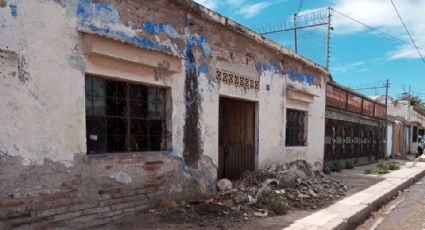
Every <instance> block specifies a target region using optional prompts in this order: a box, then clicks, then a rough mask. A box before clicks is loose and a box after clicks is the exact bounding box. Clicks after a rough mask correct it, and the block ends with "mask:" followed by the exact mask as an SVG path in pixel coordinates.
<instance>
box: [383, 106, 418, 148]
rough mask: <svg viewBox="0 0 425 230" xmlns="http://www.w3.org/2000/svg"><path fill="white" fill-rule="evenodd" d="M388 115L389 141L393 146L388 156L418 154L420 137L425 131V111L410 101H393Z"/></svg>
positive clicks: (390, 146)
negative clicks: (410, 103)
mask: <svg viewBox="0 0 425 230" xmlns="http://www.w3.org/2000/svg"><path fill="white" fill-rule="evenodd" d="M388 115H389V116H388V122H389V123H388V140H389V141H391V142H392V144H391V145H389V149H388V150H387V155H400V154H406V153H417V148H418V136H423V135H424V130H425V111H424V110H423V109H422V108H420V107H419V106H411V105H409V103H408V101H398V100H391V101H390V102H389V103H388Z"/></svg>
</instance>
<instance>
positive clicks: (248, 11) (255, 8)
mask: <svg viewBox="0 0 425 230" xmlns="http://www.w3.org/2000/svg"><path fill="white" fill-rule="evenodd" d="M279 2H281V0H278V1H263V2H259V3H254V4H249V5H244V6H243V7H242V8H240V9H239V11H238V14H240V15H242V16H243V17H244V18H251V17H254V16H256V15H258V14H260V13H261V11H263V10H264V9H266V8H268V7H270V6H272V5H275V4H277V3H279Z"/></svg>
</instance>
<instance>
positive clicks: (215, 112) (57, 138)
mask: <svg viewBox="0 0 425 230" xmlns="http://www.w3.org/2000/svg"><path fill="white" fill-rule="evenodd" d="M188 2H189V1H167V0H159V1H115V0H105V1H91V0H75V1H43V0H34V1H24V0H8V1H4V0H0V34H1V36H0V51H1V53H0V54H1V57H2V58H3V59H2V61H3V62H4V63H5V64H1V63H0V71H1V73H0V74H1V76H0V106H1V107H2V110H1V111H0V120H2V132H0V161H2V163H4V164H6V165H10V164H13V165H15V166H14V167H13V170H14V172H13V174H6V173H5V171H2V174H1V176H0V180H4V181H7V183H2V186H1V187H0V188H1V190H2V192H4V194H13V193H19V196H18V197H25V196H26V195H28V194H30V192H31V188H32V187H34V186H35V185H33V184H28V183H27V182H25V181H28V180H32V179H34V178H32V175H34V176H36V175H39V177H40V175H42V176H41V177H42V178H43V181H44V182H43V183H41V184H40V185H39V186H40V187H41V188H40V191H44V192H46V191H47V193H48V194H55V192H57V191H62V190H61V189H62V188H60V189H59V187H60V186H61V182H64V181H68V180H72V178H71V177H74V176H75V177H79V178H80V177H81V178H83V179H82V180H83V182H81V183H77V185H75V186H77V187H78V189H77V193H89V192H90V191H98V189H100V188H94V190H87V189H86V188H85V187H84V186H86V185H87V183H88V181H87V180H88V179H87V180H86V179H84V178H85V177H84V175H88V172H87V171H86V170H89V169H90V168H92V171H91V172H94V173H95V174H96V175H99V176H94V177H90V180H95V181H96V180H99V181H100V182H99V186H102V183H109V184H111V183H112V184H113V185H112V186H111V188H110V189H117V188H119V189H123V188H124V189H129V188H131V189H137V188H139V187H140V186H142V187H143V186H144V185H146V184H149V183H152V180H151V178H152V176H153V175H157V176H160V177H169V178H168V179H171V181H172V179H173V177H176V178H179V179H178V180H175V181H173V186H171V188H173V191H182V190H184V188H183V186H182V184H191V181H192V180H195V181H196V182H195V184H198V185H199V184H203V186H201V187H202V188H203V190H204V191H205V190H206V189H210V188H211V186H210V185H211V182H212V181H213V180H214V179H215V174H216V167H217V165H218V136H219V133H218V131H219V130H218V122H219V120H218V118H219V109H218V107H219V98H220V96H223V97H233V98H238V99H242V100H249V101H253V102H255V103H256V107H257V112H256V115H257V127H256V132H257V133H256V136H257V162H256V164H257V166H258V167H259V168H262V167H265V166H267V165H270V164H272V163H283V162H289V161H293V160H296V159H306V160H308V161H309V162H310V163H314V162H322V161H323V146H324V109H325V76H326V72H325V71H323V69H321V68H317V67H314V66H312V65H311V62H310V61H308V60H305V59H304V58H302V57H300V56H297V55H294V54H292V53H291V52H290V51H288V50H286V49H284V48H282V47H280V48H276V47H272V46H271V45H270V44H271V43H268V42H266V41H263V43H264V44H265V43H267V44H269V45H264V44H260V43H259V41H258V35H255V36H253V35H252V34H249V33H248V34H247V33H244V32H243V31H242V32H241V30H238V29H237V28H238V27H236V26H235V25H233V27H232V28H229V27H225V26H224V23H222V24H218V23H217V21H225V19H224V18H222V17H221V18H220V17H219V16H217V15H216V14H213V13H212V12H210V11H208V10H206V9H204V8H197V9H202V12H201V13H199V14H198V13H196V12H198V11H197V10H194V9H189V8H187V7H188V6H190V5H191V4H193V3H190V4H188ZM213 19H214V20H215V21H216V22H213V21H212V20H213ZM90 36H92V37H94V39H95V41H97V43H96V44H100V41H106V43H108V44H109V43H110V44H109V45H108V44H106V43H105V44H106V45H104V46H100V45H99V46H98V47H96V49H93V50H90V49H89V48H88V47H87V37H90ZM253 37H255V39H254V38H253ZM96 39H98V40H96ZM102 44H103V43H102ZM120 45H121V46H125V47H127V48H128V47H129V48H128V49H130V50H131V49H133V50H137V53H140V56H138V54H136V55H133V54H132V53H131V52H130V51H129V52H127V53H126V52H123V53H120V55H121V56H120V55H118V54H117V52H115V51H114V48H116V47H118V46H120ZM108 47H109V48H108ZM127 48H125V49H127ZM192 54H193V57H192ZM122 55H124V56H126V55H127V56H126V57H124V58H123V56H122ZM132 55H133V56H132ZM152 59H154V60H157V59H158V60H161V61H159V62H158V63H156V64H155V63H153V64H152V62H151V61H150V60H152ZM170 63H171V64H173V63H174V64H175V66H173V67H175V68H171V67H170V65H169V64H170ZM174 64H173V65H174ZM217 70H223V71H227V72H230V73H234V74H238V75H240V76H244V77H246V78H249V79H251V80H256V81H259V88H258V89H255V88H249V87H248V88H247V87H241V86H236V85H234V84H228V83H225V82H220V81H218V80H217V79H216V72H217ZM88 73H90V74H96V75H99V76H104V77H108V78H115V79H123V80H130V81H135V82H141V83H146V84H151V85H156V86H161V87H166V88H167V89H168V90H169V91H170V92H171V97H170V98H171V101H169V103H170V106H171V108H172V110H171V111H169V112H171V127H170V129H169V130H167V131H168V132H169V135H170V136H171V139H172V144H171V145H170V146H169V149H168V151H166V152H163V153H158V156H157V157H155V153H150V154H149V156H153V157H144V155H143V153H138V154H141V155H128V156H127V155H123V156H119V157H118V158H119V160H117V161H118V162H121V163H122V162H125V166H119V167H116V168H114V167H115V164H118V165H119V163H117V162H115V163H113V162H114V159H115V157H114V156H108V157H107V158H105V159H109V158H111V159H112V160H111V162H112V163H111V165H104V164H106V163H105V161H104V160H97V158H96V159H94V158H91V157H87V155H86V151H87V149H86V131H85V130H86V127H85V95H84V94H85V90H84V87H85V86H84V84H85V83H84V82H85V81H84V77H85V74H88ZM267 88H269V90H268V89H267ZM289 88H291V89H296V90H297V92H298V91H299V92H302V93H304V94H306V95H308V97H311V98H312V99H311V101H308V102H306V101H303V100H298V99H297V98H291V99H289V98H287V95H288V89H289ZM188 92H191V93H194V94H191V95H188ZM192 99H193V100H192ZM287 108H295V109H300V110H304V111H306V112H307V115H308V124H307V142H308V145H307V146H305V147H292V148H287V147H286V146H285V123H286V109H287ZM188 110H191V111H193V110H194V111H199V117H196V116H195V117H191V116H192V115H191V114H188V113H187V111H188ZM188 117H189V118H191V119H194V118H198V119H199V125H198V127H195V128H190V127H189V128H188V127H187V123H188ZM193 132H194V133H196V134H199V140H198V141H196V142H197V143H186V142H187V141H186V138H187V135H188V133H193ZM189 144H190V145H197V147H198V148H197V149H199V153H197V154H198V155H197V156H195V159H196V160H197V161H196V162H195V164H191V165H186V164H185V159H184V157H183V156H184V152H185V151H186V149H187V148H185V147H187V145H189ZM136 154H137V153H136ZM201 156H202V157H201ZM209 159H211V161H210V160H209ZM106 161H107V160H106ZM165 164H168V165H166V166H165ZM46 165H53V166H49V167H47V166H46ZM152 165H154V166H152ZM158 165H159V166H158ZM30 167H31V170H33V171H32V172H34V173H32V174H26V173H25V172H26V170H28V169H29V168H30ZM140 167H142V169H140ZM47 168H49V172H50V174H52V175H50V174H49V175H47V174H45V173H43V172H44V170H45V169H47ZM55 168H58V170H62V171H63V170H65V171H66V170H68V171H69V173H70V174H72V175H73V176H70V178H68V177H67V176H66V175H67V174H66V173H61V174H58V175H57V176H55V177H53V175H54V171H55ZM0 170H1V169H0ZM35 172H37V173H35ZM24 175H25V176H24ZM23 177H25V178H26V179H25V180H24V179H22V178H23ZM129 178H130V179H129ZM135 178H138V179H135ZM50 180H54V181H55V183H53V185H52V184H50V185H49V183H48V181H50ZM13 181H18V182H19V183H17V184H15V185H14V186H12V184H13V183H12V182H13ZM163 183H171V182H170V180H164V182H163ZM25 185H28V186H25ZM208 186H209V187H208ZM21 187H25V190H22V191H21V190H20V188H21ZM15 188H17V190H16V189H15ZM91 189H93V188H92V187H91ZM156 189H157V190H155V189H154V190H152V191H150V192H151V193H155V191H160V190H161V189H162V190H164V189H163V188H162V187H161V188H156ZM37 191H38V190H37ZM67 191H68V190H67ZM74 192H75V191H74ZM31 194H32V193H31ZM99 194H100V193H98V194H96V195H95V196H96V197H97V196H100V195H99ZM129 194H130V195H128V196H130V197H132V196H134V195H135V194H133V193H132V192H130V193H129ZM30 196H36V195H34V194H32V195H30ZM123 196H125V195H123ZM146 196H147V195H146ZM7 197H8V196H7V195H5V196H3V198H5V199H6V198H7ZM14 197H15V198H10V197H9V198H7V199H12V200H13V199H16V196H14ZM98 198H99V197H98ZM99 199H100V198H99ZM111 199H112V198H111ZM83 200H84V199H83ZM31 202H32V201H31ZM34 205H35V204H34V203H31V204H30V205H29V210H30V211H29V212H30V215H33V214H32V213H33V212H34V210H35V209H36V208H37V207H38V206H37V205H35V206H34ZM97 205H100V204H97ZM0 206H1V205H0ZM102 207H103V206H102ZM45 208H52V207H50V206H49V207H45ZM55 208H56V207H55ZM67 210H68V209H67ZM133 211H134V210H133ZM81 215H82V214H81ZM108 220H109V219H108ZM99 221H100V220H99Z"/></svg>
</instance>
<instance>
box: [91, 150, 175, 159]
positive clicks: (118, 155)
mask: <svg viewBox="0 0 425 230" xmlns="http://www.w3.org/2000/svg"><path fill="white" fill-rule="evenodd" d="M170 153H171V151H170V150H163V151H147V152H114V153H97V154H96V153H86V156H87V157H88V158H89V159H98V158H129V157H136V156H141V155H143V156H152V155H158V154H170Z"/></svg>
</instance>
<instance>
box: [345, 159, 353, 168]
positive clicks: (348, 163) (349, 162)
mask: <svg viewBox="0 0 425 230" xmlns="http://www.w3.org/2000/svg"><path fill="white" fill-rule="evenodd" d="M354 165H355V163H354V160H353V159H347V160H346V161H345V168H346V169H353V168H354Z"/></svg>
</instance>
